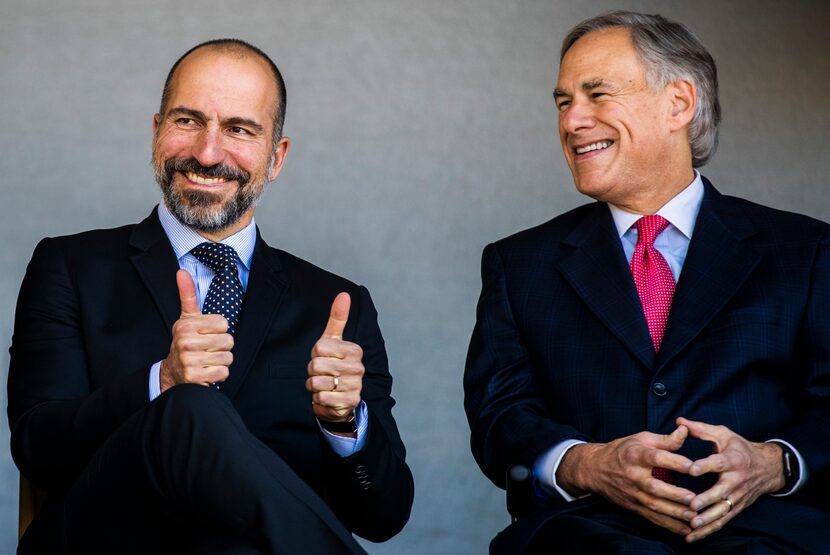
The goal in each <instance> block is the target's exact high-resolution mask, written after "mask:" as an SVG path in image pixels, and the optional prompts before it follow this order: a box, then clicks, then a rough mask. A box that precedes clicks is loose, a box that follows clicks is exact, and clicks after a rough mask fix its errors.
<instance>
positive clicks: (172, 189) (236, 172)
mask: <svg viewBox="0 0 830 555" xmlns="http://www.w3.org/2000/svg"><path fill="white" fill-rule="evenodd" d="M153 171H154V173H155V177H156V182H157V183H158V185H159V187H160V188H161V192H162V195H163V197H164V204H165V206H167V208H168V210H170V212H171V213H172V214H173V215H174V216H175V217H176V219H177V220H179V221H180V222H181V223H182V224H184V225H186V226H188V227H191V228H193V229H195V230H197V231H202V232H204V233H216V232H220V231H223V230H225V229H227V228H229V227H231V226H232V225H234V224H236V223H237V222H238V221H239V219H240V218H241V217H242V216H243V215H244V214H245V213H246V212H247V211H248V210H249V209H250V208H251V207H252V206H256V203H257V202H258V201H259V198H260V197H261V196H262V191H263V189H264V185H265V177H264V176H261V177H258V178H255V179H254V180H253V181H252V180H251V174H250V173H248V172H246V171H244V170H240V169H236V168H231V167H229V166H224V165H221V164H217V165H214V166H210V167H205V166H202V165H201V164H200V163H199V162H198V161H196V160H195V159H194V158H186V159H170V160H167V161H166V162H164V163H163V164H162V163H161V161H160V160H157V159H156V158H155V157H154V158H153ZM176 172H181V173H185V172H193V173H198V174H199V175H201V176H204V177H218V178H224V179H227V180H229V181H236V182H237V183H238V185H239V186H238V188H237V190H236V194H235V195H234V196H233V197H232V198H231V199H229V200H228V201H226V202H225V203H224V204H220V202H221V197H220V196H219V195H216V194H214V193H211V192H208V191H198V190H197V191H187V190H182V189H180V188H179V187H176V185H175V183H174V182H173V176H174V175H175V174H176Z"/></svg>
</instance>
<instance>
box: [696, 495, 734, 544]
mask: <svg viewBox="0 0 830 555" xmlns="http://www.w3.org/2000/svg"><path fill="white" fill-rule="evenodd" d="M712 511H713V513H712V514H720V516H717V517H715V518H714V520H711V521H709V522H708V523H707V524H705V525H702V526H700V527H697V528H695V529H694V531H693V532H692V533H691V534H688V535H687V536H686V542H687V543H692V542H696V541H700V540H702V539H703V538H705V537H706V536H708V535H710V534H712V533H714V532H717V531H718V530H720V529H721V528H723V527H724V526H725V525H726V523H727V522H729V521H730V520H732V519H733V518H734V517H735V515H736V514H737V511H736V510H735V509H734V508H733V509H732V510H730V509H729V504H728V503H726V502H725V501H722V502H721V503H718V504H717V505H715V506H714V507H713V508H712ZM707 512H708V511H707ZM701 518H702V517H697V518H695V519H694V520H693V522H692V524H693V526H694V524H695V523H697V522H698V519H701Z"/></svg>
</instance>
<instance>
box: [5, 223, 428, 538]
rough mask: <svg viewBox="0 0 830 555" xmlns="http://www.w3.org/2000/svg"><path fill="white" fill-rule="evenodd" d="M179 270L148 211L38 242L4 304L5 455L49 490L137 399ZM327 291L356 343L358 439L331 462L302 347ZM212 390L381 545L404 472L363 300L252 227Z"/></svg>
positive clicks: (372, 319)
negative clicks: (360, 374)
mask: <svg viewBox="0 0 830 555" xmlns="http://www.w3.org/2000/svg"><path fill="white" fill-rule="evenodd" d="M178 268H179V266H178V263H177V261H176V256H175V254H174V252H173V249H172V247H171V245H170V241H169V240H168V238H167V236H166V235H165V233H164V230H163V229H162V227H161V224H160V223H159V220H158V216H157V213H156V210H153V212H152V213H151V214H150V216H149V217H148V218H147V219H145V220H144V221H142V222H141V223H139V224H136V225H129V226H124V227H121V228H117V229H108V230H96V231H89V232H85V233H81V234H78V235H72V236H67V237H58V238H54V239H44V240H43V241H41V243H40V244H39V245H38V247H37V249H36V250H35V253H34V255H33V256H32V261H31V262H30V264H29V267H28V269H27V272H26V277H25V278H24V281H23V285H22V286H21V290H20V295H19V298H18V305H17V314H16V319H15V328H14V339H13V342H12V347H11V350H10V351H11V366H10V370H9V407H8V411H9V423H10V426H11V430H12V435H11V446H12V456H13V457H14V460H15V462H16V463H17V465H18V467H19V468H20V470H21V472H22V473H23V474H24V475H25V476H27V477H28V478H29V479H30V480H32V481H33V482H34V483H35V484H38V485H40V486H41V487H44V488H46V489H48V490H49V491H50V494H52V495H60V494H61V492H62V491H64V490H66V489H67V488H68V486H69V485H71V484H72V482H73V481H74V480H75V479H76V478H77V477H78V475H79V474H80V472H81V471H82V469H83V468H84V466H85V465H86V464H87V462H88V461H89V459H90V458H91V457H92V455H93V454H94V453H95V451H96V450H97V449H98V448H99V447H100V446H101V445H102V444H103V443H104V441H105V440H106V439H107V438H108V437H109V436H110V434H112V433H113V431H115V430H116V429H117V428H118V427H119V426H120V425H121V424H122V423H123V422H124V421H126V420H127V419H128V418H129V417H130V416H131V415H133V414H134V413H135V412H136V411H138V410H140V409H141V408H143V407H145V406H146V405H147V404H148V403H149V402H150V401H149V391H148V383H149V369H150V366H151V365H152V364H153V363H154V362H156V361H158V360H161V359H163V358H164V357H165V356H167V353H168V352H169V349H170V342H171V339H172V335H171V329H172V326H173V323H174V322H175V321H176V320H177V319H178V317H179V314H180V303H179V296H178V290H177V288H176V280H175V274H176V271H177V270H178ZM340 291H346V292H348V293H350V295H351V298H352V306H351V312H350V314H349V321H348V324H347V326H346V329H345V331H344V338H345V339H347V340H351V341H354V342H356V343H358V344H359V345H361V347H362V348H363V352H364V357H363V362H364V366H365V369H366V373H365V375H364V379H363V391H362V397H363V400H364V401H365V402H366V404H367V406H368V414H369V432H368V438H367V443H366V445H365V446H364V448H363V449H362V450H361V451H359V452H358V453H355V454H353V455H352V456H350V457H346V458H341V457H339V456H337V455H336V454H335V453H334V452H333V451H332V450H331V448H330V447H329V445H328V444H327V442H326V441H325V439H324V438H323V437H321V434H322V432H321V431H320V430H319V428H318V425H317V422H316V419H315V417H314V414H313V412H312V408H311V394H310V393H309V392H308V391H306V389H305V380H306V379H307V377H308V373H307V364H308V361H309V357H310V353H311V348H312V346H313V345H314V343H315V341H317V339H318V338H319V337H320V335H321V334H322V332H323V328H324V327H325V324H326V321H327V320H328V315H329V309H330V307H331V302H332V300H333V299H334V297H335V296H336V295H337V293H339V292H340ZM234 339H235V343H234V347H233V356H234V360H233V364H232V366H231V368H230V377H229V378H228V379H227V381H226V382H224V383H223V384H222V389H221V392H222V393H223V394H225V395H227V396H228V397H229V398H230V399H231V401H232V402H233V404H234V406H235V407H236V410H237V411H238V412H239V414H240V416H241V417H242V419H243V421H244V422H245V424H246V425H247V427H248V429H249V430H250V431H251V433H253V434H254V435H255V436H256V437H257V438H259V439H260V440H261V441H262V442H263V443H265V444H266V445H268V446H269V447H270V448H271V449H272V450H273V451H274V452H276V453H277V454H278V455H279V456H280V457H281V458H282V459H283V460H284V461H285V462H286V463H288V465H289V466H291V468H292V469H293V470H294V471H295V472H296V473H297V474H298V475H299V476H300V477H301V478H302V479H303V480H305V481H306V482H307V483H308V484H309V485H310V486H311V487H312V488H313V489H314V490H316V491H317V493H318V494H319V495H320V496H321V497H323V498H324V499H325V500H326V501H327V502H328V503H329V505H330V506H331V507H332V509H333V510H334V512H335V513H336V514H337V515H338V517H339V518H340V520H341V521H342V522H343V523H344V524H345V525H346V527H347V528H348V529H349V530H351V531H353V532H355V533H357V534H359V535H361V536H364V537H366V538H369V539H372V540H375V541H381V540H384V539H386V538H388V537H390V536H392V535H393V534H395V533H397V532H398V531H399V530H400V529H401V528H402V527H403V525H404V523H405V522H406V521H407V519H408V517H409V511H410V507H411V505H412V498H413V484H412V475H411V473H410V471H409V468H408V466H407V465H406V462H405V460H404V459H405V452H404V446H403V443H402V442H401V439H400V436H399V435H398V431H397V427H396V425H395V422H394V420H393V418H392V414H391V409H392V406H393V404H394V401H393V399H392V397H391V396H390V391H391V387H392V378H391V376H390V375H389V371H388V368H387V359H386V351H385V348H384V342H383V337H382V336H381V333H380V329H379V328H378V324H377V313H376V311H375V308H374V305H373V304H372V301H371V298H370V296H369V293H368V291H367V290H366V289H365V288H364V287H360V286H357V285H355V284H354V283H351V282H349V281H347V280H345V279H343V278H340V277H337V276H335V275H334V274H331V273H329V272H326V271H324V270H322V269H320V268H317V267H316V266H313V265H312V264H309V263H308V262H305V261H303V260H300V259H299V258H297V257H295V256H292V255H291V254H289V253H286V252H284V251H280V250H277V249H273V248H271V247H269V246H268V245H267V244H266V243H265V242H264V241H263V240H262V238H261V237H259V232H257V242H256V246H255V249H254V254H253V259H252V263H251V273H250V276H249V280H248V288H247V291H246V294H245V299H244V302H243V306H242V312H241V315H240V320H239V325H238V328H237V332H236V334H235V337H234Z"/></svg>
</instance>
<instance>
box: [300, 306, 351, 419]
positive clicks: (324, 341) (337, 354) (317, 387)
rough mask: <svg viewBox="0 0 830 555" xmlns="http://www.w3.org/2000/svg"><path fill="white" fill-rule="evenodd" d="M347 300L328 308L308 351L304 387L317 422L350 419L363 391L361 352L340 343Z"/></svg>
mask: <svg viewBox="0 0 830 555" xmlns="http://www.w3.org/2000/svg"><path fill="white" fill-rule="evenodd" d="M351 302H352V301H351V297H349V294H348V293H340V294H338V295H337V297H335V299H334V302H333V303H332V304H331V314H330V315H329V320H328V323H327V324H326V329H325V330H324V331H323V335H322V336H321V337H320V339H319V340H318V341H317V343H315V344H314V348H312V349H311V361H310V362H309V363H308V376H309V378H308V379H307V380H306V382H305V385H306V389H308V390H309V391H310V392H311V402H312V409H313V410H314V414H315V415H316V416H317V418H318V419H320V420H325V421H329V422H347V421H349V420H351V419H352V418H354V410H355V407H357V405H358V404H359V403H360V391H361V389H362V387H363V373H364V368H363V349H361V348H360V345H357V344H356V343H352V342H350V341H343V330H344V329H345V327H346V322H347V321H348V319H349V309H350V308H351Z"/></svg>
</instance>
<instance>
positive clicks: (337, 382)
mask: <svg viewBox="0 0 830 555" xmlns="http://www.w3.org/2000/svg"><path fill="white" fill-rule="evenodd" d="M339 383H340V378H338V377H337V376H334V387H332V388H331V390H332V391H337V385H338V384H339ZM729 508H730V509H731V508H732V505H731V504H730V505H729Z"/></svg>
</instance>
